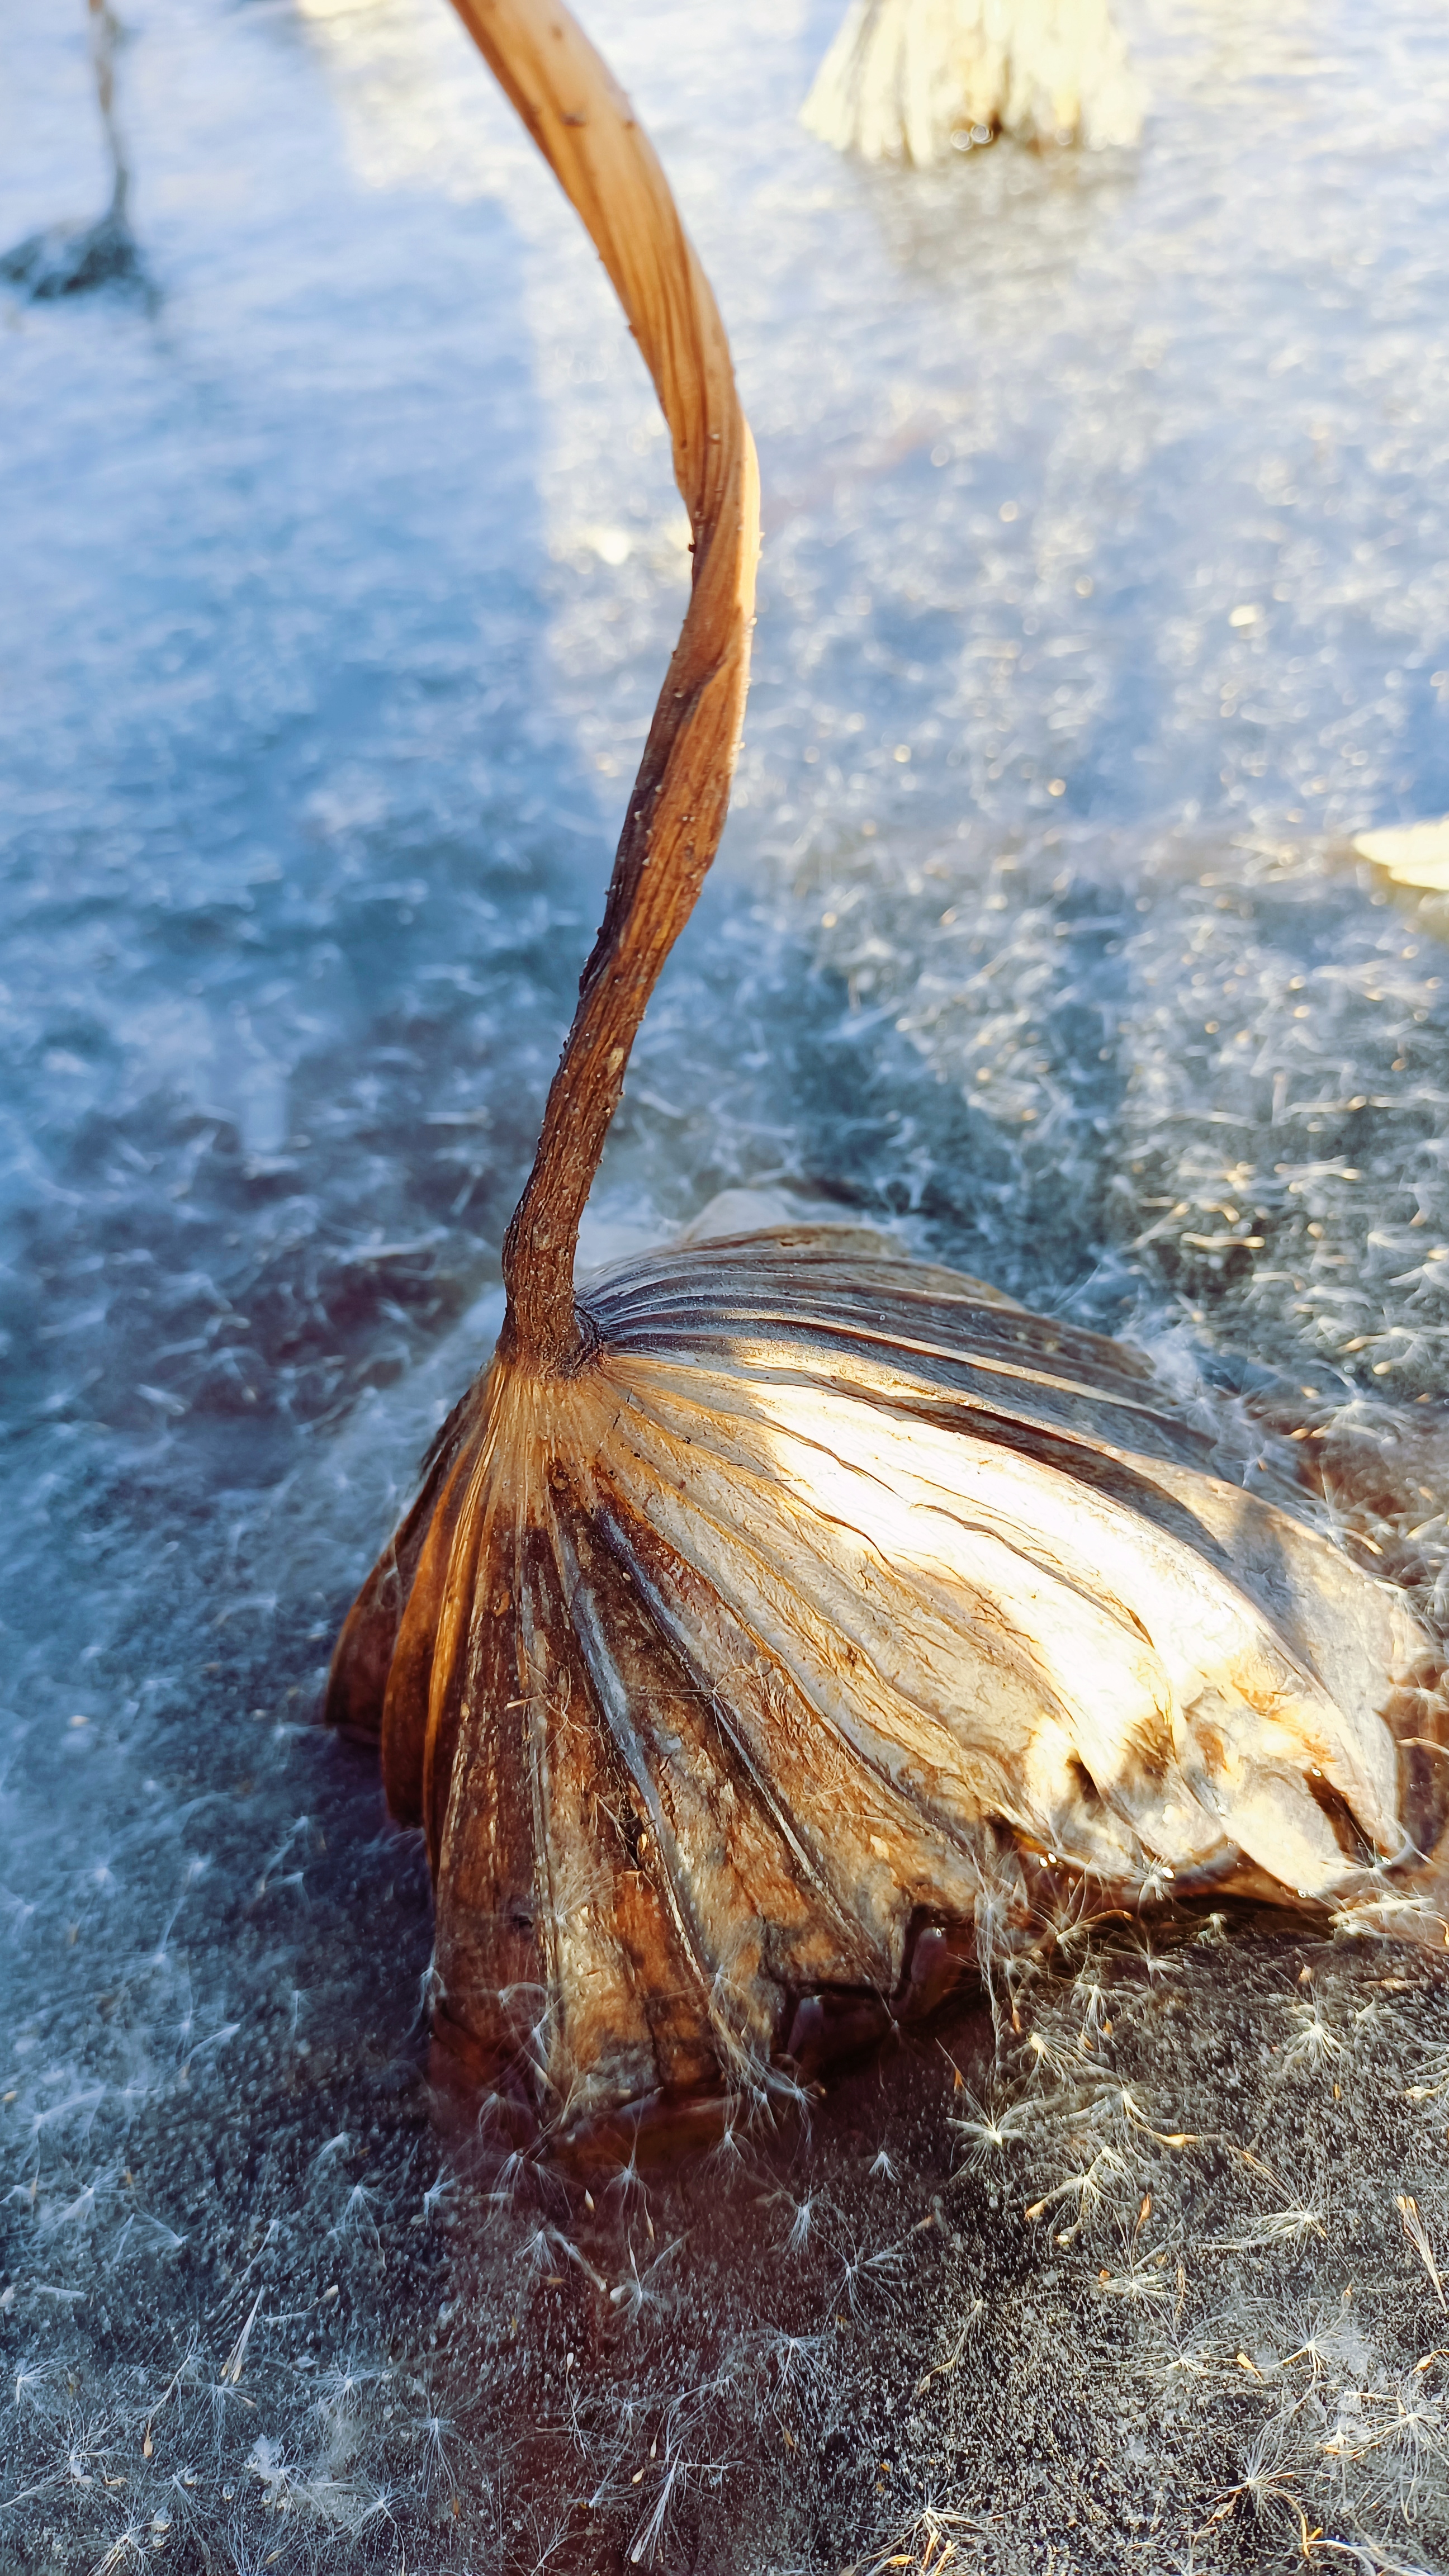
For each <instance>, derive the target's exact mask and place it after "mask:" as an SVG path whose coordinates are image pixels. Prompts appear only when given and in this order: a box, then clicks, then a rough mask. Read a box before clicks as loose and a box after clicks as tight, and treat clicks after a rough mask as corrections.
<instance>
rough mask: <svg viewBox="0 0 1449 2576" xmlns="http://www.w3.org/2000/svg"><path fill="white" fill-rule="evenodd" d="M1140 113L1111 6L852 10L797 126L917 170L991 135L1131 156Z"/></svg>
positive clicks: (997, 4)
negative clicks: (1118, 148) (1124, 149)
mask: <svg viewBox="0 0 1449 2576" xmlns="http://www.w3.org/2000/svg"><path fill="white" fill-rule="evenodd" d="M1143 105H1144V93H1143V89H1142V84H1141V82H1140V81H1139V79H1138V78H1137V75H1136V73H1135V72H1134V71H1133V69H1132V65H1131V63H1130V61H1129V60H1128V56H1127V48H1126V46H1125V45H1124V44H1123V42H1122V38H1121V36H1120V35H1119V34H1118V32H1117V29H1116V26H1115V25H1114V23H1113V20H1112V17H1111V14H1110V12H1109V10H1108V8H1107V0H851V6H850V8H849V10H848V11H847V13H846V17H845V20H844V23H843V25H842V26H841V29H840V32H839V34H838V35H837V37H836V39H835V42H834V44H833V45H832V46H831V48H830V51H829V52H828V54H827V55H826V57H825V60H824V61H823V63H822V64H821V66H820V69H819V71H818V72H817V74H816V76H815V81H814V85H813V87H812V89H811V91H810V95H809V97H808V98H807V100H806V101H805V105H804V107H803V108H802V110H801V118H802V121H803V123H804V124H806V125H807V126H808V127H809V129H810V131H811V133H812V134H818V135H819V136H820V138H821V140H822V142H825V143H833V144H835V145H836V146H837V147H838V149H839V150H840V151H842V152H858V153H859V154H860V155H861V157H862V159H863V160H866V161H899V160H904V161H910V162H914V163H915V165H916V166H917V168H924V167H927V166H928V165H929V164H930V163H931V162H933V161H943V160H947V159H949V157H950V155H951V153H952V151H953V150H956V151H968V150H971V149H972V148H973V147H976V146H979V145H981V144H983V143H989V142H990V141H991V140H992V139H993V137H994V136H996V135H998V134H1010V135H1014V136H1015V137H1016V138H1017V140H1018V141H1019V142H1023V143H1084V144H1086V145H1088V146H1089V147H1090V148H1092V149H1097V150H1100V149H1103V148H1105V147H1107V146H1109V145H1112V144H1132V143H1135V142H1136V141H1137V140H1138V138H1139V136H1140V134H1141V132H1142V112H1143Z"/></svg>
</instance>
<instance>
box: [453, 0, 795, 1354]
mask: <svg viewBox="0 0 1449 2576" xmlns="http://www.w3.org/2000/svg"><path fill="white" fill-rule="evenodd" d="M455 6H456V7H457V10H458V14H459V16H460V17H461V19H462V20H463V23H464V25H465V26H466V27H467V29H468V31H469V33H470V35H471V36H472V37H473V38H474V40H475V42H476V43H477V45H478V47H479V49H480V51H481V52H482V53H483V55H484V57H485V58H486V60H487V62H488V64H489V66H490V68H491V70H492V71H493V72H494V73H495V74H496V76H497V78H498V80H499V82H500V83H501V85H502V87H503V88H504V89H505V90H506V91H507V93H508V96H509V98H510V99H511V100H512V102H513V104H514V106H515V107H516V108H517V110H518V113H519V115H520V116H521V117H522V119H523V122H524V124H525V125H526V126H527V127H528V130H529V132H530V134H531V135H532V136H533V139H534V141H535V143H536V144H537V145H538V148H539V150H540V151H541V152H542V154H543V156H544V158H545V160H546V161H547V162H548V164H549V166H550V168H551V169H552V170H553V172H554V174H555V176H556V178H557V179H558V181H559V183H560V185H561V186H562V188H563V189H564V192H565V194H566V195H567V196H568V197H569V199H570V201H571V202H572V204H573V205H574V206H575V208H576V209H577V211H578V213H579V214H580V215H581V216H582V218H583V221H584V223H585V224H586V225H587V227H588V230H589V233H590V236H591V237H592V239H593V241H594V243H595V245H596V246H597V249H598V252H599V256H600V258H601V259H602V261H603V263H604V266H605V268H606V269H607V270H608V273H609V276H610V278H611V280H612V281H613V285H614V289H615V292H616V293H617V295H618V298H619V301H620V303H621V304H622V305H623V307H624V311H625V313H626V314H627V316H628V319H629V327H630V329H631V330H632V332H633V334H634V337H635V339H636V340H637V341H638V343H639V347H640V350H641V352H642V354H643V358H644V363H645V365H646V366H647V367H648V369H649V373H650V375H651V376H652V377H653V379H654V387H655V391H656V392H657V394H658V396H659V401H660V406H661V408H662V410H663V413H664V417H665V419H666V420H667V421H668V423H669V428H670V433H671V435H672V438H673V442H674V479H675V481H676V483H677V484H678V486H679V490H680V493H681V495H682V497H683V500H684V504H685V507H686V509H687V510H688V512H689V518H690V525H691V527H692V529H693V532H694V584H693V589H692V592H691V595H690V602H689V610H688V614H687V615H686V617H685V621H684V626H683V630H682V632H681V634H680V638H679V642H678V644H677V646H676V647H675V651H674V658H673V660H672V661H671V663H670V665H669V671H668V674H667V676H666V679H665V682H664V686H663V689H662V690H661V692H660V696H659V703H658V705H657V706H656V708H655V711H654V721H653V724H652V725H651V726H650V729H649V739H648V741H647V742H646V744H645V746H644V757H643V759H642V760H641V762H640V764H639V775H638V777H637V779H636V780H635V782H634V792H633V795H632V796H631V797H630V800H629V811H628V814H627V816H626V818H625V823H624V829H623V833H622V836H621V838H620V841H619V848H618V854H617V856H616V858H615V861H614V873H613V877H612V879H611V881H610V885H609V893H608V900H607V902H606V904H605V907H604V918H603V922H602V925H601V927H600V930H599V935H598V938H597V940H596V941H595V943H594V950H593V954H592V956H591V957H590V959H589V961H588V964H587V966H586V967H585V968H584V972H583V977H582V980H581V983H580V988H579V1006H578V1010H577V1012H576V1013H575V1016H574V1024H573V1027H572V1028H571V1030H570V1031H569V1036H568V1041H567V1044H566V1045H565V1047H564V1051H563V1057H562V1060H561V1062H560V1064H559V1069H558V1072H557V1073H556V1074H555V1076H554V1079H553V1085H552V1088H551V1090H550V1092H549V1096H548V1105H547V1108H546V1109H545V1111H544V1120H543V1133H542V1135H541V1137H540V1139H539V1146H538V1153H537V1155H536V1157H535V1160H534V1166H533V1170H532V1172H531V1173H530V1175H529V1178H528V1184H527V1187H526V1188H525V1190H524V1193H523V1196H522V1198H521V1199H520V1200H519V1203H518V1206H517V1208H516V1210H515V1211H514V1215H513V1219H512V1222H511V1224H510V1226H509V1228H508V1233H507V1237H506V1239H505V1242H504V1247H503V1277H504V1284H505V1286H506V1288H507V1291H508V1320H507V1323H506V1324H505V1327H504V1333H503V1338H502V1342H501V1345H500V1347H501V1349H502V1350H504V1351H505V1352H506V1354H507V1356H508V1357H509V1359H510V1360H512V1361H513V1362H514V1363H515V1364H516V1365H519V1366H521V1367H523V1368H525V1369H527V1370H529V1371H530V1372H531V1373H532V1374H534V1375H536V1376H539V1377H556V1376H560V1375H565V1374H567V1373H568V1371H569V1370H570V1369H571V1368H573V1367H575V1366H577V1364H578V1362H579V1361H580V1359H582V1358H583V1357H584V1356H585V1353H586V1348H587V1343H586V1336H585V1333H584V1330H583V1327H582V1326H581V1324H580V1321H579V1318H578V1316H577V1314H576V1312H575V1308H574V1293H573V1265H574V1249H575V1245H576V1243H577V1240H578V1230H579V1219H580V1217H581V1216H582V1214H583V1209H584V1202H585V1200H586V1199H587V1197H588V1194H589V1190H590V1187H591V1185H592V1182H593V1178H594V1174H595V1172H596V1171H597V1169H598V1164H599V1157H600V1155H601V1154H602V1152H603V1149H604V1138H605V1136H606V1135H607V1133H608V1128H609V1121H610V1120H611V1118H612V1117H613V1115H614V1112H615V1110H616V1109H617V1107H618V1105H619V1099H620V1095H621V1093H622V1091H623V1087H624V1068H625V1066H626V1064H627V1063H628V1060H629V1050H630V1048H631V1047H632V1045H633V1043H634V1037H635V1033H636V1031H637V1029H638V1026H639V1022H640V1020H641V1019H642V1017H643V1015H644V1007H645V1004H646V1003H647V1001H648V999H649V996H650V994H651V992H652V991H653V989H654V986H655V984H656V982H657V981H658V978H659V973H660V970H661V968H662V967H663V964H664V961H665V959H666V957H667V956H668V954H669V951H670V949H671V948H672V947H673V945H674V942H675V940H676V939H677V938H678V936H679V933H680V931H681V930H682V929H683V927H684V924H685V922H686V921H687V920H688V918H689V915H690V913H691V911H692V910H693V908H694V904H695V901H696V899H697V897H698V894H699V889H700V886H701V884H702V882H703V879H704V875H705V871H706V869H707V868H708V866H709V864H710V861H711V859H712V858H713V857H714V854H715V851H716V849H717V847H718V845H719V837H720V833H721V831H722V830H723V828H724V819H725V812H726V808H727V806H728V803H729V790H730V781H731V778H732V776H733V772H734V762H735V753H736V750H737V748H738V745H739V736H740V725H741V722H742V719H743V716H744V705H745V691H746V688H747V686H748V682H749V649H750V628H751V624H752V620H753V613H754V591H755V560H756V556H757V554H758V551H759V480H758V475H757V471H756V466H755V449H754V441H753V440H752V438H751V436H750V432H749V426H748V423H747V422H746V420H745V416H744V413H743V412H742V410H741V409H740V401H739V396H738V394H737V393H736V391H735V382H734V371H733V369H732V367H731V364H730V353H729V343H728V341H727V340H726V338H725V333H724V325H723V324H722V322H721V321H720V317H719V311H718V308H717V306H716V304H715V300H714V297H713V295H712V294H711V292H710V287H709V282H708V280H707V278H706V277H705V275H704V272H703V270H702V269H701V267H700V265H699V261H698V260H697V259H696V257H695V254H694V251H693V249H692V248H691V245H690V242H689V239H688V236H687V235H686V233H685V230H684V227H683V225H682V223H681V222H680V220H679V213H678V210H677V208H676V206H675V203H674V200H673V197H672V196H671V195H670V192H669V184H668V181H667V180H666V179H665V176H664V173H663V171H662V170H661V168H660V166H659V163H658V161H657V159H656V158H655V154H654V150H653V147H652V145H651V144H650V142H649V139H648V137H647V135H646V134H645V133H644V131H643V129H642V127H641V126H640V125H639V123H638V120H637V119H636V117H635V115H634V111H633V109H632V108H631V107H630V105H629V102H628V100H627V98H626V97H625V96H624V93H623V91H622V90H621V89H620V88H619V86H618V83H617V82H616V81H615V80H614V78H613V75H612V74H611V72H610V71H609V69H608V67H607V65H606V64H605V63H603V62H602V61H601V60H600V58H599V56H598V55H597V54H596V53H595V51H594V49H593V47H592V45H591V44H590V43H589V41H588V39H587V37H586V36H585V35H584V34H583V32H582V30H581V29H580V28H579V27H578V26H576V25H575V23H574V21H573V19H572V18H571V17H570V16H569V13H568V11H567V10H566V9H564V8H562V7H561V6H559V5H558V0H455Z"/></svg>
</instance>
